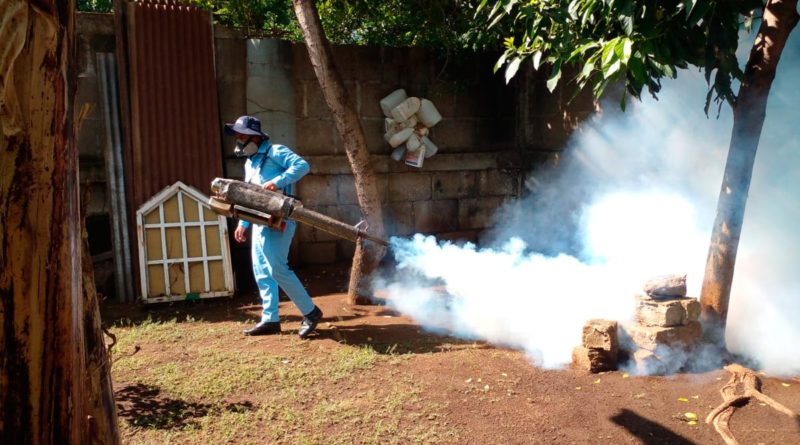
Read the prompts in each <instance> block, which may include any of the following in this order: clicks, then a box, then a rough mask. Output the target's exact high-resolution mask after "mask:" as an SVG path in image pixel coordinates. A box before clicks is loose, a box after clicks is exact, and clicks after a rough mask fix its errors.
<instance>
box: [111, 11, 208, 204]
mask: <svg viewBox="0 0 800 445" xmlns="http://www.w3.org/2000/svg"><path fill="white" fill-rule="evenodd" d="M126 6H127V11H126V12H127V13H126V22H127V23H126V25H127V31H128V33H127V34H128V35H127V59H128V67H129V81H128V83H129V94H130V107H131V108H130V111H131V113H130V133H131V144H130V145H131V146H130V147H128V153H127V156H126V158H127V159H126V160H127V162H126V170H127V171H126V178H127V183H128V185H129V190H130V195H129V198H130V199H129V204H130V206H131V209H130V214H134V215H135V214H136V209H138V208H139V206H141V205H142V204H143V203H144V202H146V201H147V200H148V199H149V198H150V197H152V196H153V195H154V194H156V193H158V192H159V191H160V190H161V189H163V188H164V187H166V186H169V185H171V184H173V183H175V182H176V181H182V182H184V183H186V184H188V185H191V186H194V187H195V188H197V189H198V190H200V191H202V192H204V193H208V190H209V184H210V182H211V180H212V179H213V178H214V177H216V176H222V149H221V138H220V134H221V132H220V128H219V109H218V106H217V84H216V75H215V69H214V37H213V31H212V28H211V15H210V13H208V12H206V11H202V10H200V9H198V8H195V7H191V6H186V5H183V4H181V3H180V2H177V1H175V0H137V1H131V2H127V4H126Z"/></svg>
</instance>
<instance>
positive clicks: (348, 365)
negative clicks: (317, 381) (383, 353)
mask: <svg viewBox="0 0 800 445" xmlns="http://www.w3.org/2000/svg"><path fill="white" fill-rule="evenodd" d="M378 358H379V355H378V353H377V352H375V350H374V349H372V348H370V347H369V346H362V347H352V346H345V347H343V348H341V349H339V350H337V351H336V352H335V353H334V355H333V363H332V366H331V368H332V369H331V370H330V373H329V376H330V378H331V379H333V380H341V379H343V378H345V377H348V376H351V375H352V374H353V373H354V372H357V371H359V370H363V369H369V368H372V367H373V366H374V365H375V362H376V361H377V360H378Z"/></svg>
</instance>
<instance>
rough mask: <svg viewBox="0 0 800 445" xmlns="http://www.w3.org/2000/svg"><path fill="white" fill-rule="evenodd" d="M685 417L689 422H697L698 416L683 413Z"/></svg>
mask: <svg viewBox="0 0 800 445" xmlns="http://www.w3.org/2000/svg"><path fill="white" fill-rule="evenodd" d="M683 417H686V419H687V420H689V421H697V414H695V413H692V412H686V413H683Z"/></svg>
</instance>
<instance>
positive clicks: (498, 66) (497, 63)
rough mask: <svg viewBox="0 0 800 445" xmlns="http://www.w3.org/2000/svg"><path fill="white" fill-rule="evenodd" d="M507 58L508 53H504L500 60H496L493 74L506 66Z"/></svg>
mask: <svg viewBox="0 0 800 445" xmlns="http://www.w3.org/2000/svg"><path fill="white" fill-rule="evenodd" d="M507 58H508V51H506V52H504V53H503V54H502V55H501V56H500V58H498V59H497V62H496V63H495V64H494V72H495V73H496V72H497V70H499V69H500V68H501V67H502V66H503V65H505V64H506V59H507Z"/></svg>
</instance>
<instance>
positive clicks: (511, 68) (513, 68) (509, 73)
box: [506, 57, 522, 83]
mask: <svg viewBox="0 0 800 445" xmlns="http://www.w3.org/2000/svg"><path fill="white" fill-rule="evenodd" d="M520 62H522V58H520V57H515V58H514V60H512V61H511V63H509V64H508V66H507V67H506V83H508V82H510V81H511V78H513V77H514V75H515V74H517V70H518V69H519V64H520Z"/></svg>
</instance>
